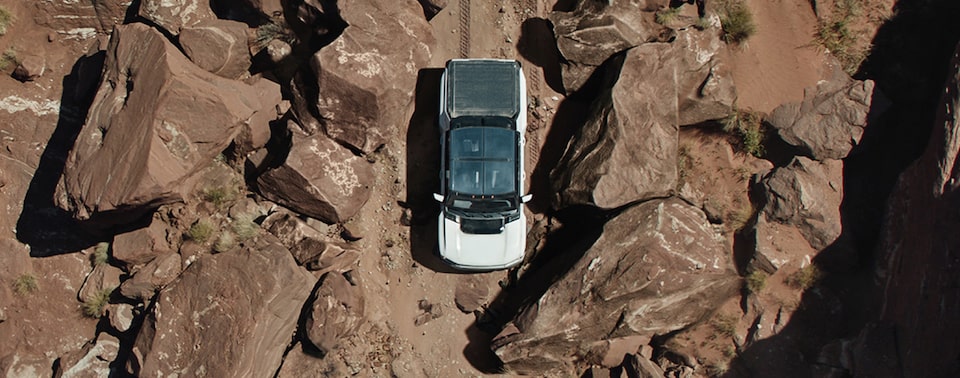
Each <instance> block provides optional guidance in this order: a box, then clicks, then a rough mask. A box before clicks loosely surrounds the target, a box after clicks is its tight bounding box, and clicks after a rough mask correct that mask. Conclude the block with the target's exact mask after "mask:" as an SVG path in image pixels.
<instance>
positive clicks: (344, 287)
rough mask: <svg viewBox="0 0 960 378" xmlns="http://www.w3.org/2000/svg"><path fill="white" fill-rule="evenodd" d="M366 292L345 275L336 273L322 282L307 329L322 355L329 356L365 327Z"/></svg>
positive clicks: (309, 316) (322, 279) (308, 317)
mask: <svg viewBox="0 0 960 378" xmlns="http://www.w3.org/2000/svg"><path fill="white" fill-rule="evenodd" d="M363 308H364V300H363V291H362V290H360V287H359V286H356V285H354V284H353V283H352V282H350V281H349V280H347V278H346V277H344V275H343V274H340V273H337V272H332V273H327V274H326V275H324V276H323V277H322V278H321V282H320V286H318V287H317V290H316V292H314V294H313V304H312V305H311V308H310V314H309V315H308V316H307V319H306V322H305V323H304V328H305V329H306V333H307V339H309V340H310V342H311V343H312V344H313V345H314V346H316V347H317V349H319V350H320V351H321V352H322V353H324V354H326V353H329V352H330V351H331V350H332V349H333V348H335V347H336V346H337V344H339V342H340V340H343V339H345V338H347V337H349V336H351V335H353V334H354V333H356V332H357V329H359V327H360V325H361V324H363V321H364V317H363Z"/></svg>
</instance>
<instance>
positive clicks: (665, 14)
mask: <svg viewBox="0 0 960 378" xmlns="http://www.w3.org/2000/svg"><path fill="white" fill-rule="evenodd" d="M679 15H680V8H667V9H662V10H659V11H657V14H656V15H655V16H654V20H655V21H657V23H658V24H660V25H666V24H669V23H671V22H673V21H676V20H677V16H679Z"/></svg>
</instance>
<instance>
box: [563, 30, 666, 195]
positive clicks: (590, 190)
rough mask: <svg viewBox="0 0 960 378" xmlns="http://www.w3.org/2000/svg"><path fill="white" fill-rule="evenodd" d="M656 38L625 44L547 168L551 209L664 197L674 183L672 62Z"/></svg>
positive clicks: (662, 44) (664, 46)
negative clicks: (606, 85) (584, 116)
mask: <svg viewBox="0 0 960 378" xmlns="http://www.w3.org/2000/svg"><path fill="white" fill-rule="evenodd" d="M671 49H672V47H671V46H670V45H669V44H664V43H650V44H645V45H641V46H639V47H637V48H634V49H631V50H630V51H629V52H627V54H626V55H625V56H624V57H623V59H622V61H611V65H612V66H613V67H611V68H610V69H611V70H612V71H613V70H615V68H616V67H617V66H621V67H622V69H620V70H619V71H620V72H619V78H616V77H614V78H613V80H611V81H613V83H612V84H611V85H610V87H609V88H608V89H606V90H604V91H603V92H602V93H601V95H600V96H599V97H598V98H597V99H596V100H595V101H594V103H593V105H592V106H591V111H590V112H591V114H590V116H589V118H588V120H587V122H586V124H585V125H584V126H583V127H582V128H581V129H580V130H578V131H577V133H576V135H574V137H573V139H572V140H571V141H570V143H569V144H568V145H567V149H566V151H565V152H564V155H563V157H562V158H561V159H560V161H559V162H558V164H557V167H556V168H555V169H554V170H553V172H551V177H550V178H551V181H552V185H553V189H554V191H555V193H557V196H556V197H555V198H553V204H554V207H555V208H557V209H561V208H565V207H568V206H572V205H592V206H599V207H602V208H615V207H618V206H622V205H624V204H628V203H631V202H634V201H639V200H644V199H649V198H653V197H661V196H666V195H668V194H669V193H670V192H671V191H672V190H674V188H675V187H676V181H677V162H676V160H677V137H678V136H677V133H678V118H677V117H678V116H677V68H676V66H674V65H672V64H670V62H671V58H672V57H673V56H674V54H673V53H672V52H671Z"/></svg>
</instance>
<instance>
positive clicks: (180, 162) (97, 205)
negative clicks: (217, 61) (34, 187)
mask: <svg viewBox="0 0 960 378" xmlns="http://www.w3.org/2000/svg"><path fill="white" fill-rule="evenodd" d="M120 104H122V105H123V106H120ZM259 108H261V105H260V103H259V101H258V99H257V96H256V92H255V91H254V90H252V88H251V87H250V86H248V85H245V84H243V83H240V82H236V81H231V80H227V79H224V78H221V77H218V76H215V75H213V74H211V73H209V72H206V71H204V70H202V69H200V68H199V67H197V66H195V65H194V64H193V63H190V62H189V61H188V60H187V59H186V57H184V56H183V55H182V54H181V53H180V52H179V51H178V50H177V48H176V47H174V46H173V45H172V44H170V43H169V42H168V41H167V40H166V38H165V37H164V36H163V35H162V34H160V32H158V31H156V30H154V29H152V28H150V27H149V26H146V25H143V24H128V25H123V26H119V27H117V29H116V30H115V31H114V33H113V35H112V36H111V38H110V47H109V48H108V54H107V60H106V62H105V67H104V77H103V81H102V83H101V85H100V89H99V90H98V91H97V95H96V97H95V99H94V101H93V105H92V106H91V108H90V111H89V113H88V116H87V120H86V123H85V124H84V126H83V129H82V130H81V131H80V133H79V137H78V138H77V141H76V144H75V146H74V148H73V149H72V150H71V151H70V155H69V157H68V159H67V162H66V166H65V169H64V175H63V185H62V187H61V188H58V196H57V198H56V199H57V202H58V205H59V206H61V207H62V208H64V209H67V210H69V211H71V212H73V214H74V216H75V217H76V218H78V219H88V218H90V217H92V216H93V215H95V214H98V213H105V212H115V213H120V214H133V215H140V214H142V213H143V212H145V211H148V210H150V209H153V208H155V207H158V206H160V205H162V204H164V203H170V202H175V201H177V200H179V199H181V198H183V196H185V195H186V194H184V193H180V192H179V191H181V190H188V189H189V188H185V185H183V182H184V181H185V180H187V179H188V178H190V177H192V176H193V175H194V174H195V173H196V172H198V171H199V170H200V169H202V168H203V167H205V166H207V165H209V164H211V162H212V161H213V158H214V157H215V156H216V155H217V154H218V153H220V152H221V151H223V149H224V148H225V147H226V146H227V145H228V144H229V143H230V141H231V140H232V139H233V137H234V136H235V135H236V133H237V132H238V131H239V125H240V124H241V123H242V122H243V121H245V120H246V119H248V118H249V117H250V115H252V114H253V112H254V111H255V110H256V109H259ZM119 218H120V217H117V216H114V217H109V219H108V217H103V221H104V222H108V223H109V222H111V221H114V222H119V221H123V219H119Z"/></svg>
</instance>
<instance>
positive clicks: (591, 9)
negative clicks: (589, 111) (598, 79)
mask: <svg viewBox="0 0 960 378" xmlns="http://www.w3.org/2000/svg"><path fill="white" fill-rule="evenodd" d="M660 3H666V1H640V2H627V1H618V2H613V3H612V4H611V3H606V2H600V1H580V2H578V4H577V7H576V9H574V10H573V11H571V12H551V13H550V16H549V17H550V21H551V22H552V24H553V33H554V35H555V36H556V38H557V48H558V49H559V50H560V55H561V56H563V61H564V63H563V66H562V70H563V72H562V74H563V87H564V89H565V90H566V92H567V93H568V94H569V93H573V92H576V91H577V90H579V89H580V88H581V87H582V86H583V84H584V83H585V82H586V81H587V79H588V78H590V76H591V75H592V74H593V71H594V70H596V68H597V67H599V66H600V65H601V64H603V62H605V61H606V60H607V59H608V58H610V57H611V56H613V55H614V54H617V53H619V52H621V51H624V50H627V49H629V48H632V47H634V46H637V45H640V44H642V43H644V42H647V41H650V40H653V39H657V38H658V37H659V35H660V34H661V33H663V32H664V31H665V30H666V28H664V27H663V26H661V25H659V24H657V23H656V22H655V21H654V13H653V11H655V10H657V9H658V8H660V7H659V5H665V4H660Z"/></svg>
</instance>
